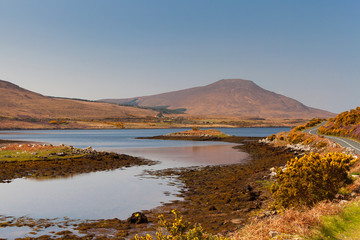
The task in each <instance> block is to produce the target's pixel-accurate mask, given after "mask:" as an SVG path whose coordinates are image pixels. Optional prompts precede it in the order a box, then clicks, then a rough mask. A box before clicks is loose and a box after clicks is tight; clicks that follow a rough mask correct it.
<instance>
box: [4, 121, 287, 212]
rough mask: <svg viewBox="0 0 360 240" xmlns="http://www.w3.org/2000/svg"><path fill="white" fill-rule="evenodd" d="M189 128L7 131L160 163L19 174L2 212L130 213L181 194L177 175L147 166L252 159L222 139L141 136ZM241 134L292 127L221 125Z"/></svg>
mask: <svg viewBox="0 0 360 240" xmlns="http://www.w3.org/2000/svg"><path fill="white" fill-rule="evenodd" d="M182 130H188V129H146V130H144V129H119V130H33V131H2V132H0V138H1V139H8V140H27V141H38V142H46V143H52V144H61V143H64V144H67V145H73V146H75V147H80V148H84V147H88V146H92V147H93V148H95V149H96V150H107V151H114V152H118V153H125V154H129V155H133V156H138V157H143V158H147V159H151V160H155V161H160V163H159V164H157V165H153V166H138V167H131V168H125V169H118V170H113V171H103V172H95V173H89V174H80V175H76V176H73V177H70V178H56V179H46V180H35V179H15V180H14V181H12V182H11V183H9V184H6V183H1V184H0V196H1V198H0V215H11V216H17V217H20V216H29V217H33V218H55V217H69V218H72V219H100V218H115V217H117V218H120V219H125V218H128V217H129V216H130V215H131V213H133V212H135V211H140V210H145V209H151V208H154V207H157V206H159V205H161V203H163V202H169V201H172V200H176V199H179V198H178V197H177V196H175V194H176V193H178V190H179V188H178V186H174V185H169V184H168V183H169V182H170V181H171V179H156V178H147V177H144V176H142V175H143V172H144V171H147V170H160V169H165V168H172V167H188V166H201V165H213V164H230V163H238V162H241V161H246V158H247V154H246V153H243V152H239V151H238V150H235V149H233V148H232V147H233V146H234V144H230V143H222V142H196V141H168V140H166V141H165V140H147V139H135V138H136V137H140V136H155V135H162V134H167V133H170V132H177V131H182ZM219 130H221V131H223V132H224V133H227V134H230V135H237V136H257V137H265V136H268V135H271V134H273V133H277V132H280V131H288V130H289V129H288V128H235V129H219Z"/></svg>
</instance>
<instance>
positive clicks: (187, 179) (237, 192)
mask: <svg viewBox="0 0 360 240" xmlns="http://www.w3.org/2000/svg"><path fill="white" fill-rule="evenodd" d="M259 139H260V138H258V137H233V136H232V137H227V138H222V139H219V138H216V139H214V138H213V139H203V138H197V140H198V141H220V142H231V143H234V144H236V146H235V147H234V148H237V149H241V150H242V151H244V152H247V153H249V155H250V158H249V160H248V161H246V162H245V163H238V164H231V165H220V166H206V167H196V168H183V169H167V170H166V169H165V170H159V171H156V172H152V173H151V174H150V175H151V176H155V177H158V178H159V177H176V178H177V179H178V180H179V181H181V182H183V183H185V186H182V187H181V189H180V190H179V192H180V195H181V197H183V198H184V200H177V201H174V202H170V203H165V204H163V205H162V206H159V207H157V208H155V209H150V210H145V211H142V212H143V213H144V214H146V216H147V217H148V220H149V222H150V224H145V223H144V224H130V223H128V222H127V220H119V219H107V220H89V222H86V221H84V222H83V223H81V224H76V225H77V226H75V225H74V226H73V228H74V229H75V230H76V231H79V233H80V234H96V235H98V236H101V233H104V232H106V233H108V234H109V233H110V232H113V233H114V232H115V233H116V234H121V235H122V237H124V239H125V238H126V239H127V238H130V237H133V236H134V235H135V234H143V233H146V232H149V231H150V232H152V231H156V230H157V224H156V223H157V221H158V219H157V216H158V215H159V214H164V215H165V216H166V217H169V216H170V215H171V214H169V212H170V210H172V209H179V210H180V212H181V213H182V215H183V216H184V219H186V220H188V221H190V222H192V223H200V224H201V225H202V226H203V228H204V229H205V230H206V231H208V232H211V233H223V234H226V233H227V232H231V231H234V230H236V229H237V228H238V226H241V225H243V224H245V223H246V221H247V218H248V217H249V216H250V215H251V214H253V212H254V211H257V210H258V209H259V208H260V207H261V206H263V205H265V204H266V201H267V200H268V197H267V193H266V191H264V190H263V189H262V184H259V181H260V182H261V181H264V176H267V175H268V174H269V173H270V171H269V169H270V168H271V167H273V166H274V165H276V164H277V165H283V164H284V163H286V161H287V157H290V156H293V153H291V152H290V151H289V150H286V149H284V148H273V147H270V146H267V145H265V144H260V143H258V140H259ZM178 140H179V139H178ZM182 140H189V139H188V138H187V139H182ZM191 140H196V137H192V139H191ZM239 144H242V145H239ZM271 155H272V156H271ZM261 156H262V157H261ZM269 156H270V157H269ZM279 156H282V157H279ZM284 156H287V157H284ZM284 159H286V160H285V161H284ZM219 175H220V176H222V177H220V179H221V181H219V179H218V178H219ZM214 176H215V177H214ZM239 176H242V177H240V178H239ZM195 183H197V184H195ZM173 184H176V183H174V182H173ZM198 186H202V187H201V188H198ZM202 188H203V190H204V191H205V192H204V191H202ZM219 196H222V197H219ZM34 221H35V222H36V221H37V220H33V222H34ZM39 221H40V220H39ZM40 222H41V221H40ZM104 224H105V225H106V227H104ZM35 225H36V224H35ZM67 234H68V236H72V238H73V239H76V237H75V236H73V235H71V234H72V233H69V232H68V233H67ZM64 236H66V235H64ZM114 236H115V235H114ZM120 239H121V238H120Z"/></svg>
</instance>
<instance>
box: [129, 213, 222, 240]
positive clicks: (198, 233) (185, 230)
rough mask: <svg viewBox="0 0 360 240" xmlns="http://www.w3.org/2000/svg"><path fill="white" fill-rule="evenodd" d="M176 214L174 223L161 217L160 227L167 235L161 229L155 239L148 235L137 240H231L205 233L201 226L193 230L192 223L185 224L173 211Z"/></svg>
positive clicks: (137, 237)
mask: <svg viewBox="0 0 360 240" xmlns="http://www.w3.org/2000/svg"><path fill="white" fill-rule="evenodd" d="M171 212H172V213H173V214H174V220H173V221H172V222H169V221H167V220H166V219H165V218H164V216H163V215H160V216H159V223H160V226H161V227H163V228H165V230H166V232H167V233H164V232H163V229H159V231H158V232H156V235H155V238H153V237H152V236H150V235H149V234H147V235H146V236H141V237H139V236H137V235H136V236H135V240H153V239H155V240H190V239H191V240H229V239H228V238H226V237H219V236H216V235H211V234H208V233H204V231H203V228H202V227H201V226H200V225H197V224H195V226H194V227H193V228H190V223H189V222H185V221H184V220H183V218H182V217H181V216H179V212H178V211H176V210H172V211H171Z"/></svg>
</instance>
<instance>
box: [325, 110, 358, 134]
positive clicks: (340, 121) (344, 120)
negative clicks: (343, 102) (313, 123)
mask: <svg viewBox="0 0 360 240" xmlns="http://www.w3.org/2000/svg"><path fill="white" fill-rule="evenodd" d="M319 132H320V133H321V134H326V135H335V136H341V137H349V138H353V139H356V140H360V107H357V108H356V109H351V110H350V111H346V112H343V113H340V114H339V115H337V116H336V117H335V118H330V119H329V121H328V122H327V123H326V125H325V126H321V127H320V128H319Z"/></svg>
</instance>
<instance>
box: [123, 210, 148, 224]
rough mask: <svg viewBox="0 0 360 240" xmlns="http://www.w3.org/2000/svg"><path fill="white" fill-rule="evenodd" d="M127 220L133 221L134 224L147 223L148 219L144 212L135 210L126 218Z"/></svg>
mask: <svg viewBox="0 0 360 240" xmlns="http://www.w3.org/2000/svg"><path fill="white" fill-rule="evenodd" d="M127 221H128V222H129V223H135V224H139V223H148V222H149V221H148V219H147V217H146V216H145V214H143V213H141V212H135V213H133V214H132V215H131V217H129V218H128V219H127Z"/></svg>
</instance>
